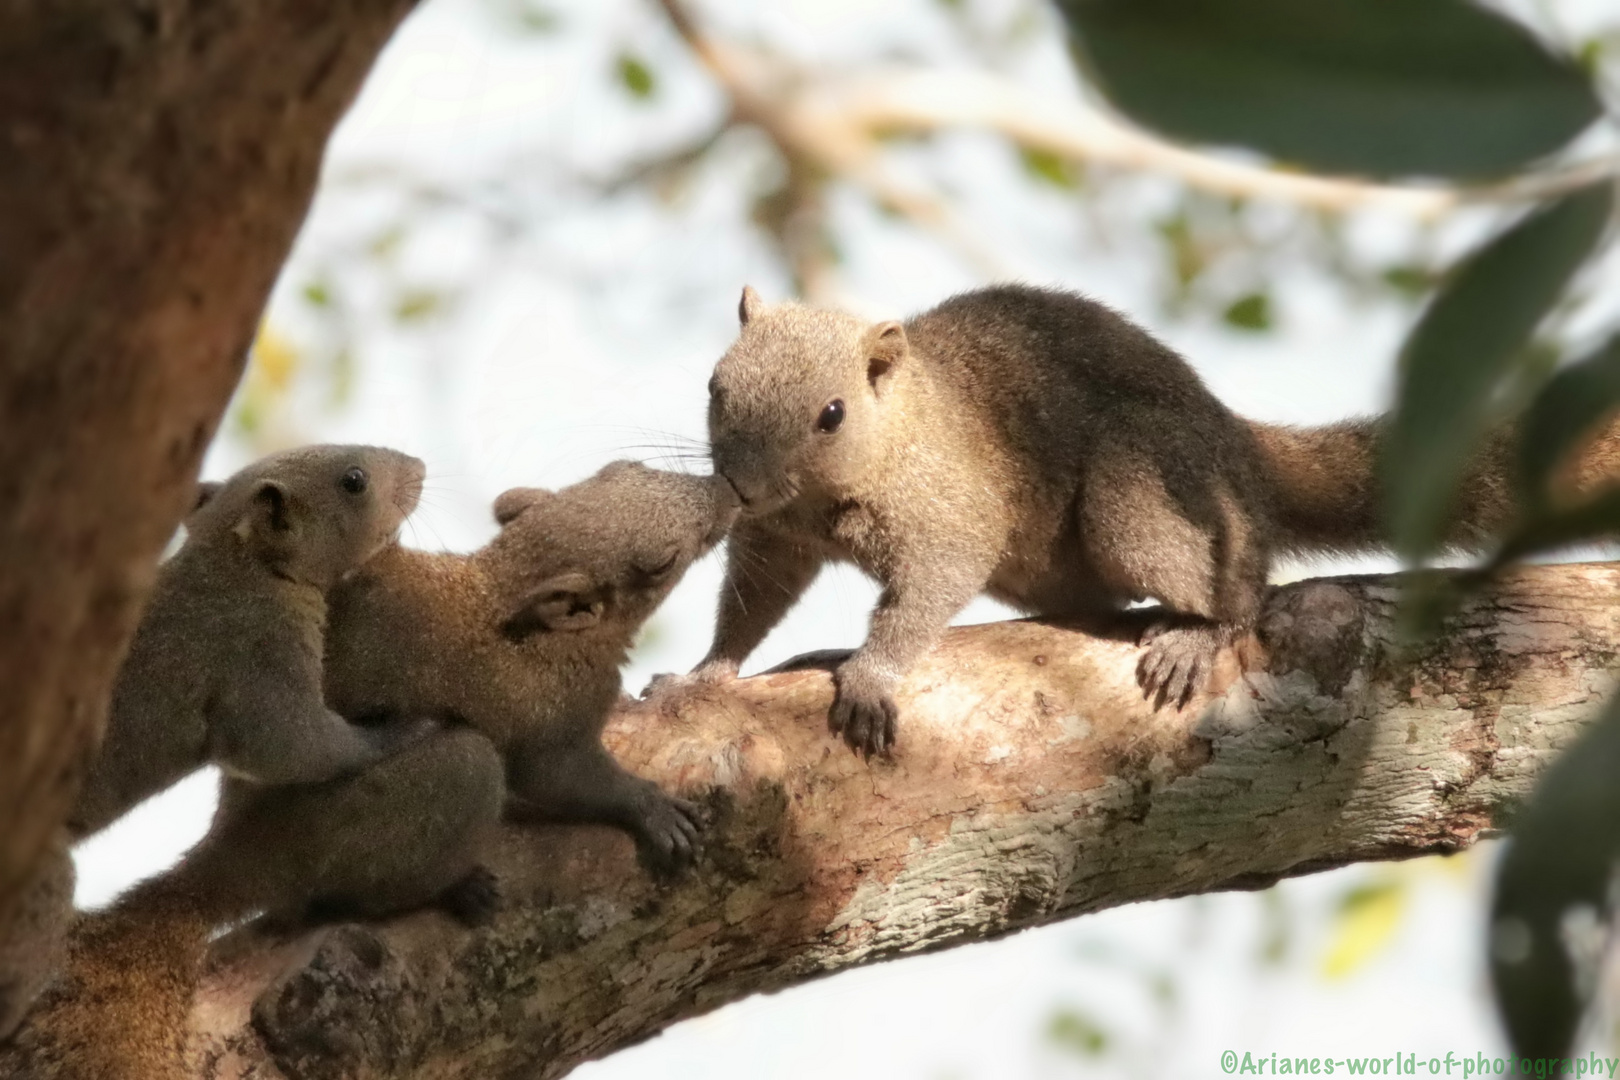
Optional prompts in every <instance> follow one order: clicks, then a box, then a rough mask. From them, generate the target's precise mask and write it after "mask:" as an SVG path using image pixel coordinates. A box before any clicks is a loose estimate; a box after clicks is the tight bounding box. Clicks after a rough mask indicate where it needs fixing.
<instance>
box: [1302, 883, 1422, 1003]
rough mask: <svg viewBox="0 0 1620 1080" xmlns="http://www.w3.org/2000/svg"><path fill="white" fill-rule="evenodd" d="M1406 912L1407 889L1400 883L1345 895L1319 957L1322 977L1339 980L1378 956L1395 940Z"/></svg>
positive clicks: (1362, 887) (1364, 887)
mask: <svg viewBox="0 0 1620 1080" xmlns="http://www.w3.org/2000/svg"><path fill="white" fill-rule="evenodd" d="M1405 911H1406V886H1405V885H1404V884H1403V883H1402V882H1399V881H1380V882H1371V883H1368V884H1365V885H1358V886H1356V887H1355V888H1353V889H1351V890H1350V891H1349V892H1347V893H1345V894H1344V897H1343V898H1342V899H1341V900H1340V901H1339V910H1338V912H1337V914H1336V917H1335V919H1334V924H1333V939H1332V941H1331V942H1330V943H1329V945H1328V948H1327V952H1326V953H1324V954H1323V956H1322V974H1323V975H1326V976H1327V977H1328V978H1330V979H1342V978H1344V977H1345V976H1346V975H1349V974H1350V973H1351V972H1353V971H1355V970H1356V969H1357V968H1359V967H1361V966H1362V965H1363V964H1365V963H1366V962H1367V961H1368V960H1371V959H1372V958H1373V957H1375V956H1377V955H1378V954H1379V953H1380V952H1382V951H1383V950H1384V949H1385V948H1386V947H1387V946H1388V945H1389V943H1390V942H1391V941H1393V940H1394V939H1395V931H1396V930H1397V929H1399V927H1400V924H1401V916H1402V915H1403V914H1404V913H1405Z"/></svg>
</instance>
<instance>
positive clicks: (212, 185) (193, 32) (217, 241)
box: [0, 0, 411, 940]
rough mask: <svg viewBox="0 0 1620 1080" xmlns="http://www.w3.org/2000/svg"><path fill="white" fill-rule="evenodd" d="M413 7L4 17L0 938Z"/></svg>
mask: <svg viewBox="0 0 1620 1080" xmlns="http://www.w3.org/2000/svg"><path fill="white" fill-rule="evenodd" d="M410 6H411V4H410V0H240V2H231V3H211V2H205V0H122V2H116V3H112V2H96V0H66V2H64V0H17V2H11V3H7V4H5V5H3V6H0V687H4V688H5V705H4V709H3V710H0V940H3V939H4V935H5V926H6V924H7V921H8V918H9V913H10V909H11V907H12V906H13V902H14V900H15V898H16V893H17V891H18V889H19V887H20V885H21V884H22V883H23V881H24V880H25V879H26V877H27V875H28V873H29V871H30V868H31V867H32V865H33V864H34V862H35V860H36V858H37V856H38V854H39V852H40V850H41V848H42V846H43V844H44V842H45V840H46V838H47V837H48V836H49V835H50V832H51V830H52V829H53V828H54V827H55V826H56V824H58V823H59V822H60V821H61V820H62V819H63V817H64V816H65V815H66V812H67V809H68V805H69V803H70V801H71V799H72V797H73V793H74V790H75V789H76V787H77V783H78V774H79V770H80V768H81V767H82V764H83V761H84V759H85V756H86V754H87V752H88V750H89V749H90V748H91V747H92V746H93V745H94V743H95V741H96V740H97V739H98V738H99V734H100V728H101V721H102V714H103V711H104V708H105V701H106V698H107V693H108V690H109V687H110V684H111V681H112V677H113V674H114V672H115V670H116V668H117V664H118V661H119V659H120V657H121V656H122V653H123V650H124V648H125V646H126V644H127V642H128V638H129V635H130V633H131V632H132V629H133V626H134V623H135V620H136V617H137V614H138V611H139V607H140V604H141V601H142V599H143V598H144V596H145V592H146V589H147V586H148V583H149V581H150V578H151V574H152V568H153V566H154V565H155V563H156V561H157V557H158V554H159V552H160V551H161V550H162V547H163V545H164V543H165V542H167V540H168V539H169V537H170V536H171V535H172V534H173V532H174V529H175V526H176V524H177V523H178V521H179V519H180V516H181V513H182V512H183V510H184V509H185V508H186V504H187V501H188V500H189V499H190V498H191V497H192V482H193V480H194V479H195V477H196V474H197V468H198V465H199V462H200V460H201V456H202V453H203V450H204V448H205V447H206V446H207V445H208V442H209V440H210V438H211V437H212V436H213V433H214V430H215V428H216V426H217V425H218V422H219V418H220V415H221V413H222V412H223V411H224V408H225V404H226V401H227V400H228V398H229V396H230V393H231V390H232V388H233V387H234V386H235V384H236V380H237V376H238V375H239V374H240V371H241V365H242V360H243V357H244V355H245V353H246V350H247V347H248V344H249V342H250V341H251V339H252V336H253V331H254V327H255V324H256V322H257V320H258V318H259V313H260V310H261V309H262V307H263V305H264V302H265V298H266V296H267V294H268V292H269V289H270V286H271V283H272V282H273V281H274V279H275V275H276V272H277V270H278V269H279V267H280V266H281V263H282V261H283V260H284V259H285V257H286V254H287V250H288V248H289V246H290V245H291V243H292V239H293V236H294V234H295V233H296V231H297V229H298V226H299V223H300V222H301V221H302V219H303V216H304V212H305V210H306V208H307V206H308V203H309V199H310V195H311V193H312V192H313V189H314V185H315V180H316V174H317V172H318V169H319V166H320V160H321V153H322V150H323V148H324V146H325V144H326V139H327V136H328V134H329V133H330V132H331V130H332V127H333V125H334V124H335V123H336V121H337V118H338V117H339V115H340V114H341V113H342V111H343V109H344V108H345V107H346V106H347V104H348V102H349V101H350V99H351V98H352V97H353V95H354V93H355V90H356V89H357V87H358V86H359V84H360V81H361V79H362V78H363V76H364V75H365V73H366V71H367V70H368V69H369V67H370V66H371V62H372V60H373V58H374V57H375V56H376V53H377V51H378V50H379V49H380V48H381V47H382V44H383V42H384V41H386V40H387V38H388V36H389V34H390V33H391V32H392V30H393V28H394V26H395V25H396V24H397V23H398V21H399V20H400V19H401V18H402V17H403V16H404V14H405V12H406V11H407V10H408V9H409V8H410Z"/></svg>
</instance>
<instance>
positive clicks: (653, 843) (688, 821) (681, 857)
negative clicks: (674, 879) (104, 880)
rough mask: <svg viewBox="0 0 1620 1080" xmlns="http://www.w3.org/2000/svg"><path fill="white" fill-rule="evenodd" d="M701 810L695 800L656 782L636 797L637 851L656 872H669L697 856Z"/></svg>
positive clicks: (685, 864) (643, 863) (648, 866)
mask: <svg viewBox="0 0 1620 1080" xmlns="http://www.w3.org/2000/svg"><path fill="white" fill-rule="evenodd" d="M701 813H702V812H701V811H700V810H699V809H698V806H697V804H696V803H691V802H687V801H686V800H685V799H677V798H675V797H674V796H673V795H666V794H664V792H663V790H662V789H660V788H659V787H658V786H657V785H656V784H653V783H651V782H649V783H648V784H647V789H646V790H644V791H643V792H642V794H641V797H640V798H639V799H637V800H636V825H635V834H636V854H637V856H638V857H639V858H640V859H641V862H642V865H644V866H645V867H646V868H647V869H648V870H650V871H652V872H653V873H654V874H658V875H661V876H669V875H671V874H675V873H678V872H679V871H681V870H684V869H686V868H687V867H688V866H690V865H692V860H693V859H695V858H697V853H698V834H699V833H700V832H701V831H702V828H703V826H702V824H701Z"/></svg>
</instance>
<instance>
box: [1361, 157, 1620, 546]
mask: <svg viewBox="0 0 1620 1080" xmlns="http://www.w3.org/2000/svg"><path fill="white" fill-rule="evenodd" d="M1610 204H1611V190H1610V187H1609V185H1607V184H1604V185H1598V186H1594V187H1589V188H1585V189H1583V190H1581V191H1578V192H1575V193H1574V194H1571V195H1567V196H1565V197H1564V198H1562V199H1560V200H1558V201H1557V202H1555V203H1552V204H1551V205H1549V206H1544V207H1542V208H1541V209H1539V210H1537V211H1536V212H1534V213H1532V214H1530V215H1528V216H1526V217H1524V218H1523V219H1521V220H1520V221H1519V222H1517V223H1516V224H1515V225H1513V226H1512V227H1511V228H1509V229H1507V230H1506V231H1505V232H1503V233H1501V234H1500V235H1498V236H1497V237H1496V238H1495V239H1493V240H1492V241H1491V242H1490V243H1488V244H1486V245H1485V246H1484V247H1483V248H1482V249H1481V250H1479V251H1477V252H1475V253H1474V254H1473V255H1472V256H1470V257H1469V258H1468V260H1467V261H1466V262H1465V263H1464V264H1463V265H1462V266H1461V267H1459V268H1458V269H1457V270H1456V272H1455V273H1453V274H1452V275H1451V276H1450V280H1449V281H1448V282H1447V284H1446V286H1445V288H1443V289H1441V290H1440V292H1439V294H1438V295H1437V296H1436V297H1435V298H1434V300H1433V301H1432V302H1431V303H1430V305H1429V307H1428V308H1427V309H1426V310H1425V311H1424V313H1423V315H1422V317H1421V318H1419V320H1418V323H1417V325H1416V326H1415V327H1413V328H1412V332H1411V333H1410V334H1409V335H1408V336H1407V339H1406V343H1405V344H1404V345H1403V346H1402V348H1401V355H1400V361H1399V376H1398V378H1399V391H1398V395H1397V399H1396V406H1395V416H1394V420H1393V423H1392V424H1391V425H1390V433H1389V437H1388V440H1387V442H1386V445H1385V447H1384V454H1383V458H1384V460H1383V463H1382V468H1383V473H1384V487H1385V498H1386V503H1387V506H1386V513H1387V514H1388V516H1389V524H1390V534H1391V539H1392V541H1393V543H1394V546H1395V549H1396V551H1397V552H1399V553H1400V554H1401V555H1403V556H1404V557H1406V558H1407V559H1409V560H1412V561H1416V560H1419V559H1421V558H1423V557H1424V556H1426V555H1428V554H1429V553H1430V552H1431V551H1433V550H1434V549H1435V547H1436V546H1437V545H1438V543H1439V541H1440V539H1441V536H1442V534H1443V530H1444V527H1445V523H1446V521H1447V519H1448V518H1449V516H1450V514H1451V508H1452V505H1453V501H1454V497H1455V492H1456V488H1457V483H1458V481H1459V479H1460V478H1461V477H1462V475H1463V472H1464V470H1465V469H1466V467H1467V462H1468V459H1469V455H1470V454H1471V453H1472V452H1473V451H1474V449H1475V446H1476V444H1477V443H1478V441H1479V439H1480V436H1481V435H1482V434H1483V433H1484V431H1485V430H1486V428H1487V426H1488V425H1489V424H1490V423H1491V422H1492V421H1493V420H1494V419H1495V416H1494V411H1493V398H1494V397H1495V395H1496V393H1497V391H1498V390H1499V389H1500V388H1501V386H1502V384H1503V382H1504V380H1505V379H1507V377H1508V376H1509V375H1510V374H1511V372H1512V367H1513V364H1514V362H1515V360H1516V358H1518V357H1519V355H1520V354H1521V353H1522V352H1523V350H1524V347H1525V346H1526V345H1527V344H1528V343H1529V341H1530V335H1531V333H1532V332H1533V331H1534V330H1535V328H1536V325H1537V324H1538V323H1539V322H1540V321H1541V319H1542V317H1543V316H1544V315H1545V314H1546V313H1547V311H1548V309H1549V308H1551V307H1552V305H1553V303H1554V301H1555V300H1557V298H1558V295H1559V294H1560V293H1561V292H1563V290H1564V287H1565V285H1567V284H1568V282H1569V279H1570V278H1571V277H1572V276H1573V275H1574V273H1575V271H1576V269H1577V268H1578V267H1579V266H1580V265H1581V263H1582V262H1583V261H1584V260H1585V259H1586V257H1587V256H1588V255H1589V254H1590V253H1591V251H1592V249H1593V248H1594V247H1595V246H1596V244H1597V241H1598V238H1599V236H1600V235H1601V234H1602V232H1603V229H1604V226H1605V224H1606V223H1607V221H1608V219H1609V210H1610Z"/></svg>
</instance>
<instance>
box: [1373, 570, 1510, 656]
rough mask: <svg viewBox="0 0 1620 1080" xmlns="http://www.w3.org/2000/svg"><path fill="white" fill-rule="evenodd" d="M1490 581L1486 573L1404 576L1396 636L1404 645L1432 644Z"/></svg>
mask: <svg viewBox="0 0 1620 1080" xmlns="http://www.w3.org/2000/svg"><path fill="white" fill-rule="evenodd" d="M1489 580H1490V575H1489V573H1487V572H1483V571H1482V572H1477V573H1476V572H1472V571H1452V570H1430V571H1412V572H1410V573H1406V574H1402V575H1401V600H1400V605H1399V607H1398V608H1397V609H1396V620H1395V635H1396V639H1397V641H1398V642H1399V643H1400V644H1401V645H1403V646H1406V645H1414V644H1422V643H1426V642H1430V641H1433V640H1435V639H1436V638H1438V637H1440V636H1441V635H1442V634H1443V633H1444V631H1445V621H1446V619H1447V617H1448V616H1450V615H1451V614H1452V612H1454V611H1456V610H1457V606H1458V605H1459V604H1461V603H1462V602H1463V601H1464V600H1466V599H1468V598H1469V597H1470V596H1472V595H1473V594H1474V593H1476V592H1478V591H1479V589H1480V588H1481V587H1483V586H1484V585H1485V584H1486V583H1487V582H1488V581H1489Z"/></svg>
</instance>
